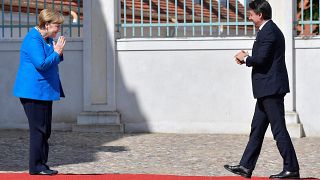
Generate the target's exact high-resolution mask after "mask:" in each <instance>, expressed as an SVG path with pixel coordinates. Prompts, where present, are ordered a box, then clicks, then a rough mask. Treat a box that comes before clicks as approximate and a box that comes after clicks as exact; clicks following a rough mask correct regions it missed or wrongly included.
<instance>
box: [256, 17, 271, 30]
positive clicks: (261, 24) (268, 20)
mask: <svg viewBox="0 0 320 180" xmlns="http://www.w3.org/2000/svg"><path fill="white" fill-rule="evenodd" d="M269 21H270V19H268V20H266V21H265V22H264V23H263V24H261V26H260V27H259V30H261V29H262V28H263V26H264V25H266V24H267V22H269Z"/></svg>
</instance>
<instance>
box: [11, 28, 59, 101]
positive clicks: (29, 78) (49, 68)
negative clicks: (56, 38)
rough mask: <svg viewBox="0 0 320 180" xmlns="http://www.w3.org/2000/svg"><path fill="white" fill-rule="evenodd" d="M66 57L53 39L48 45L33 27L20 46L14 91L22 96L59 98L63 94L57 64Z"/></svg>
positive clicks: (48, 99) (41, 98)
mask: <svg viewBox="0 0 320 180" xmlns="http://www.w3.org/2000/svg"><path fill="white" fill-rule="evenodd" d="M62 60H63V56H59V54H58V53H56V52H55V51H54V49H53V39H52V38H49V43H48V44H47V43H46V42H45V40H44V39H43V37H42V36H41V34H40V33H39V32H38V31H37V30H36V29H35V28H32V29H31V30H30V31H29V33H28V34H27V35H26V37H25V38H24V40H23V42H22V44H21V48H20V65H19V69H18V73H17V77H16V81H15V85H14V90H13V94H14V95H15V96H16V97H19V98H28V99H35V100H47V101H50V100H59V99H60V97H64V93H63V90H62V87H61V82H60V78H59V69H58V64H59V63H60V62H61V61H62Z"/></svg>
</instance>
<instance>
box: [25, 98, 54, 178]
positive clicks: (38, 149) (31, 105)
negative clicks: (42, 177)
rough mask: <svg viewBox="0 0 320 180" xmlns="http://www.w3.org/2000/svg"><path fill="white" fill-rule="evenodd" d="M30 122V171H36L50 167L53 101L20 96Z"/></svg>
mask: <svg viewBox="0 0 320 180" xmlns="http://www.w3.org/2000/svg"><path fill="white" fill-rule="evenodd" d="M20 101H21V103H22V105H23V108H24V111H25V113H26V115H27V118H28V122H29V132H30V147H29V172H30V173H36V172H40V171H44V170H46V169H49V167H48V166H47V165H46V163H47V161H48V153H49V144H48V139H49V137H50V134H51V120H52V101H40V100H33V99H25V98H20Z"/></svg>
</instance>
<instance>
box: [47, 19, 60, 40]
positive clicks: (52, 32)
mask: <svg viewBox="0 0 320 180" xmlns="http://www.w3.org/2000/svg"><path fill="white" fill-rule="evenodd" d="M46 29H47V32H48V36H49V37H51V38H55V37H56V36H57V34H58V32H59V31H60V24H56V23H48V24H47V25H46Z"/></svg>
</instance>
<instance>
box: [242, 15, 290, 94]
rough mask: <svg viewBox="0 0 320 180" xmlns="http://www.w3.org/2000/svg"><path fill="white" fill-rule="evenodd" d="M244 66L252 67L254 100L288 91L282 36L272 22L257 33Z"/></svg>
mask: <svg viewBox="0 0 320 180" xmlns="http://www.w3.org/2000/svg"><path fill="white" fill-rule="evenodd" d="M246 65H247V66H248V67H252V75H251V78H252V90H253V96H254V97H255V98H261V97H265V96H269V95H275V94H285V93H288V92H289V91H290V90H289V80H288V73H287V68H286V64H285V40H284V36H283V34H282V32H281V30H280V29H279V28H278V27H277V25H276V24H275V23H274V22H273V21H272V20H270V21H268V22H267V23H266V24H265V25H264V26H263V27H262V29H261V30H260V31H259V32H258V34H257V37H256V40H255V42H254V44H253V48H252V56H249V57H247V59H246Z"/></svg>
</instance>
